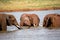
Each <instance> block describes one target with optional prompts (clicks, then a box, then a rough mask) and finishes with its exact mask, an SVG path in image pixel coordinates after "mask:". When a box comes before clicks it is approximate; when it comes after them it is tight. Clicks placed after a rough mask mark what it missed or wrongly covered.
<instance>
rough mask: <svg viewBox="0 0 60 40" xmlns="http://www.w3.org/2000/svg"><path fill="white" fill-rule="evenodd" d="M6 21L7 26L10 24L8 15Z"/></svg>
mask: <svg viewBox="0 0 60 40" xmlns="http://www.w3.org/2000/svg"><path fill="white" fill-rule="evenodd" d="M6 23H7V25H8V26H10V25H11V22H10V18H9V16H7V17H6Z"/></svg>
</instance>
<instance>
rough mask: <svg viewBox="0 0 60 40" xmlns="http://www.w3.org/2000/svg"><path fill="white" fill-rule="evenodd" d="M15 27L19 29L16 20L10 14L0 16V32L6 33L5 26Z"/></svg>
mask: <svg viewBox="0 0 60 40" xmlns="http://www.w3.org/2000/svg"><path fill="white" fill-rule="evenodd" d="M11 25H15V26H16V27H17V28H18V29H20V27H19V24H18V23H17V20H16V18H15V17H14V16H13V15H11V14H0V30H1V31H7V26H11Z"/></svg>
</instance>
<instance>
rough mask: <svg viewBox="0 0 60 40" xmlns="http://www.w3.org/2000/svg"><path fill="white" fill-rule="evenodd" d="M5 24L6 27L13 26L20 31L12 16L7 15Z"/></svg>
mask: <svg viewBox="0 0 60 40" xmlns="http://www.w3.org/2000/svg"><path fill="white" fill-rule="evenodd" d="M6 22H7V25H8V26H11V25H15V26H16V27H17V28H18V29H20V27H19V24H18V22H17V20H16V18H15V17H14V16H13V15H10V14H7V17H6Z"/></svg>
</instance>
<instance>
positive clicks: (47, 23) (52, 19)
mask: <svg viewBox="0 0 60 40" xmlns="http://www.w3.org/2000/svg"><path fill="white" fill-rule="evenodd" d="M43 27H48V28H59V27H60V14H48V15H46V16H45V17H44V21H43Z"/></svg>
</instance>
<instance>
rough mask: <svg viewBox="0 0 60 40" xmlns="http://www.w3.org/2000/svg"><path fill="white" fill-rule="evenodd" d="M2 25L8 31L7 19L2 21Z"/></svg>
mask: <svg viewBox="0 0 60 40" xmlns="http://www.w3.org/2000/svg"><path fill="white" fill-rule="evenodd" d="M1 26H2V31H7V25H6V21H5V20H4V21H2V23H1Z"/></svg>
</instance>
